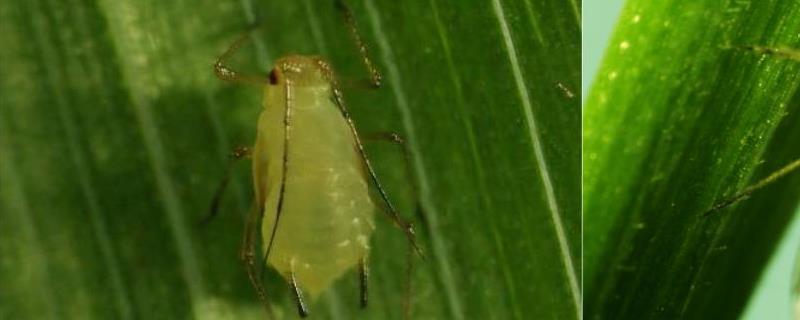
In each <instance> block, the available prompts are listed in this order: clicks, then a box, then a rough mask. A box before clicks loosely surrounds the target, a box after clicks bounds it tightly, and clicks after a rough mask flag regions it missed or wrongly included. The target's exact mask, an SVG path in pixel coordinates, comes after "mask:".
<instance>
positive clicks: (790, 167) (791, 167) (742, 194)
mask: <svg viewBox="0 0 800 320" xmlns="http://www.w3.org/2000/svg"><path fill="white" fill-rule="evenodd" d="M798 169H800V159H797V160H795V161H793V162H791V163H789V164H787V165H786V166H784V167H783V168H780V169H778V170H777V171H775V172H773V173H772V174H770V175H769V176H767V177H766V178H764V179H761V180H760V181H758V182H756V183H754V184H752V185H750V186H748V187H746V188H744V189H742V190H741V191H739V192H738V193H736V194H734V195H733V196H730V197H728V198H726V199H723V200H721V201H719V202H717V203H716V204H714V205H713V206H712V207H711V209H709V210H708V211H706V212H705V213H704V214H703V215H705V216H707V215H709V214H711V213H713V212H715V211H717V210H720V209H724V208H726V207H728V206H730V205H732V204H734V203H737V202H739V201H741V200H742V199H744V198H747V197H748V196H750V195H751V194H752V193H753V192H755V191H757V190H759V189H761V188H764V187H766V186H768V185H769V184H771V183H773V182H775V180H778V179H780V178H781V177H784V176H786V175H788V174H790V173H792V172H793V171H795V170H798Z"/></svg>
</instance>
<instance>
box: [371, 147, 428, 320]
mask: <svg viewBox="0 0 800 320" xmlns="http://www.w3.org/2000/svg"><path fill="white" fill-rule="evenodd" d="M364 141H365V142H370V141H386V142H390V143H392V144H393V145H396V146H400V149H401V150H402V152H403V160H404V161H403V162H404V166H405V171H406V176H407V177H408V180H409V182H410V183H411V186H412V189H413V194H415V195H417V194H418V192H417V190H418V186H419V184H418V182H417V180H416V178H415V176H414V175H413V174H412V171H411V151H410V150H409V149H408V144H406V141H405V139H403V137H401V136H400V135H399V134H398V133H396V132H378V133H373V134H368V135H366V136H365V137H364ZM416 207H417V212H418V213H419V216H420V217H421V218H424V215H423V214H422V213H421V206H420V205H419V203H417V205H416ZM422 221H423V222H424V220H422ZM414 248H415V247H414V246H411V245H409V246H408V251H407V252H408V253H407V255H406V274H405V277H406V279H405V285H404V288H403V289H404V292H403V318H404V319H410V314H411V291H412V282H411V276H412V274H413V268H414V260H413V255H414Z"/></svg>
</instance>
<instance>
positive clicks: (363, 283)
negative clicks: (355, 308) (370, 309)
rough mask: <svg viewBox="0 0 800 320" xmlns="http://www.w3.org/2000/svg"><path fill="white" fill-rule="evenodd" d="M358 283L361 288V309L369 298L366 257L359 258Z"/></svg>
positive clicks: (365, 305)
mask: <svg viewBox="0 0 800 320" xmlns="http://www.w3.org/2000/svg"><path fill="white" fill-rule="evenodd" d="M358 273H359V284H360V286H359V287H360V288H361V299H360V300H361V309H364V308H366V307H367V300H368V298H369V291H368V290H367V288H368V282H369V269H368V266H367V257H366V256H365V257H363V258H361V263H359V264H358Z"/></svg>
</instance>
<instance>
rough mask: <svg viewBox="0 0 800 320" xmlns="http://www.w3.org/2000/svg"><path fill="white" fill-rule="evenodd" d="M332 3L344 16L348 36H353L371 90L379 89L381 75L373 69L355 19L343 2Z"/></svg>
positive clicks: (376, 69)
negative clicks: (368, 78) (367, 73)
mask: <svg viewBox="0 0 800 320" xmlns="http://www.w3.org/2000/svg"><path fill="white" fill-rule="evenodd" d="M333 3H334V6H335V7H336V9H338V10H339V11H340V12H341V13H342V15H343V16H344V22H345V24H346V25H347V29H349V30H350V34H351V35H352V36H353V41H355V43H356V47H357V48H358V53H359V54H360V55H361V61H362V62H363V63H364V66H365V67H366V68H367V71H368V72H369V74H370V85H371V86H372V87H373V88H376V89H377V88H379V87H380V86H381V83H382V82H381V81H382V77H381V73H380V72H379V71H378V68H377V67H375V64H374V63H373V62H372V59H370V58H369V50H367V45H366V44H364V40H363V39H362V38H361V34H360V33H359V32H358V26H356V19H355V17H353V12H351V11H350V8H348V7H347V4H345V3H344V0H334V2H333Z"/></svg>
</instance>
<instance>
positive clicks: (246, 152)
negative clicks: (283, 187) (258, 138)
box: [200, 147, 250, 225]
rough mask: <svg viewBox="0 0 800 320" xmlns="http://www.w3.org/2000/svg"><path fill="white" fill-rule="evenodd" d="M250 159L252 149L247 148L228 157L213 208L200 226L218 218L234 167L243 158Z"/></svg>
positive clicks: (201, 221)
mask: <svg viewBox="0 0 800 320" xmlns="http://www.w3.org/2000/svg"><path fill="white" fill-rule="evenodd" d="M247 157H250V149H249V148H247V147H236V148H234V149H233V151H231V154H230V156H229V157H228V159H229V160H228V164H227V165H226V166H225V173H223V176H222V181H220V182H219V186H217V191H215V192H214V197H213V198H212V199H211V206H210V207H209V210H208V214H207V215H206V216H205V217H204V218H203V219H201V220H200V224H203V225H204V224H207V223H209V222H211V220H213V219H214V217H216V216H217V212H218V211H219V203H220V201H222V195H223V194H225V188H226V187H227V186H228V181H229V180H230V178H231V174H232V173H233V166H234V165H235V164H236V162H238V161H239V160H240V159H242V158H247Z"/></svg>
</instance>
